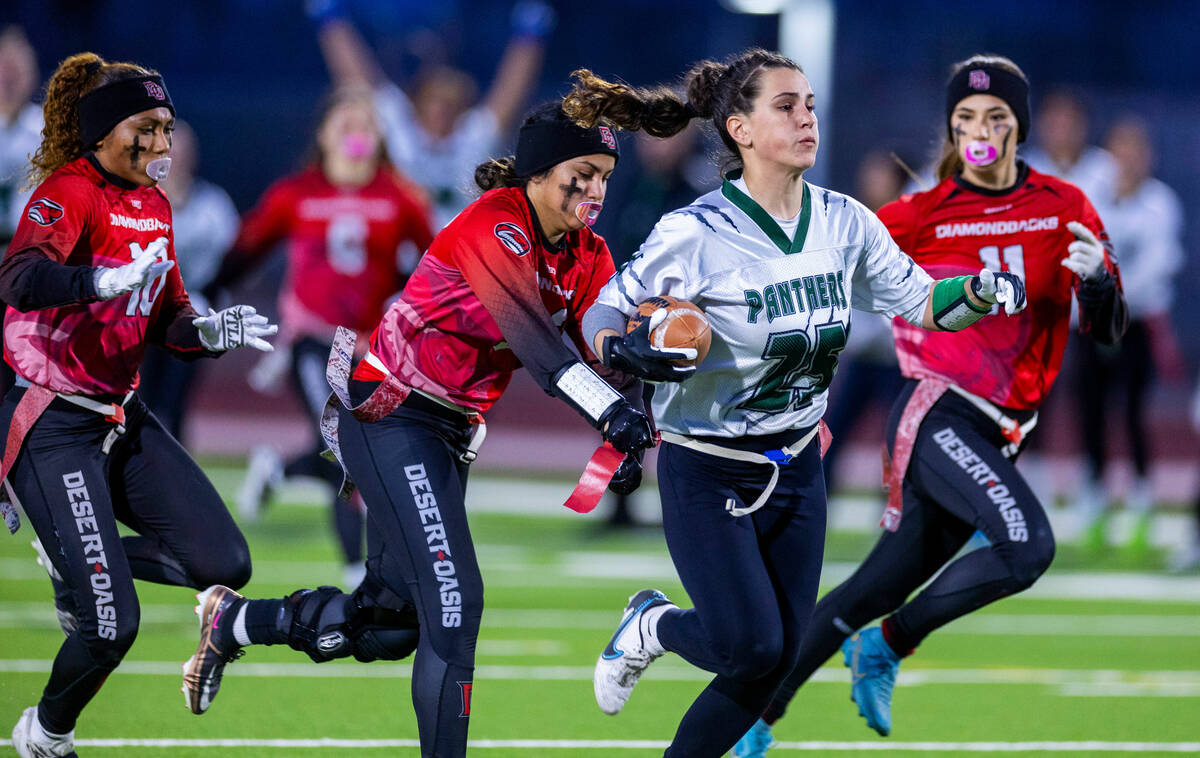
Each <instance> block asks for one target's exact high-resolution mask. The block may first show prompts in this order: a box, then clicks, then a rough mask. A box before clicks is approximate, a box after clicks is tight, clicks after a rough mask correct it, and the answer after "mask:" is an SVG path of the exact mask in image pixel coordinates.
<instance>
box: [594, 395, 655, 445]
mask: <svg viewBox="0 0 1200 758" xmlns="http://www.w3.org/2000/svg"><path fill="white" fill-rule="evenodd" d="M613 406H614V407H613V409H612V410H611V411H609V412H608V413H607V414H605V417H604V418H603V419H601V429H602V430H603V432H602V433H603V435H604V439H606V440H608V441H609V442H610V443H612V446H613V447H615V448H616V449H617V450H620V451H621V452H622V453H625V455H631V454H633V453H636V452H637V451H639V450H644V449H645V448H648V447H654V432H653V430H651V429H650V420H649V419H647V418H646V414H644V413H642V412H641V411H639V410H637V409H635V408H634V407H633V406H632V405H630V404H629V402H628V401H626V400H622V401H621V402H619V403H614V404H613Z"/></svg>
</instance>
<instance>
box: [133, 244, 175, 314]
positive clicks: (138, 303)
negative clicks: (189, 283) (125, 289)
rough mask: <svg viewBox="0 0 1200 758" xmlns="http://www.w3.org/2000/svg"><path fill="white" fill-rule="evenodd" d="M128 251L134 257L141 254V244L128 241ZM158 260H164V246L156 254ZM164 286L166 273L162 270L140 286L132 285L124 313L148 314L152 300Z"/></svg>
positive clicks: (165, 251)
mask: <svg viewBox="0 0 1200 758" xmlns="http://www.w3.org/2000/svg"><path fill="white" fill-rule="evenodd" d="M129 252H130V253H132V255H133V257H134V258H136V257H138V256H139V255H141V254H142V252H143V251H142V246H141V245H139V244H138V243H136V242H130V243H129ZM158 260H159V261H161V262H164V263H165V262H166V260H167V249H166V248H165V247H164V248H163V249H162V252H161V253H159V254H158ZM166 286H167V274H166V273H165V272H164V273H162V274H160V275H159V276H157V277H155V278H154V279H152V280H151V281H149V282H146V283H145V284H143V285H142V286H140V287H134V288H133V291H132V292H130V293H129V305H126V306H125V315H126V316H136V315H138V314H139V313H140V314H141V315H143V316H149V315H150V311H151V310H152V309H153V308H154V301H155V300H157V299H158V296H159V295H160V294H162V291H163V289H164V288H165V287H166Z"/></svg>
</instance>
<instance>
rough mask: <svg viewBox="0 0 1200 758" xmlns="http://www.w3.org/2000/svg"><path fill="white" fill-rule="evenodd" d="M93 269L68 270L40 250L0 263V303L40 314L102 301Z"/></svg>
mask: <svg viewBox="0 0 1200 758" xmlns="http://www.w3.org/2000/svg"><path fill="white" fill-rule="evenodd" d="M94 271H95V269H94V268H92V267H91V266H65V265H63V264H61V263H58V262H56V261H53V260H50V259H49V258H47V257H46V256H45V255H44V254H42V252H41V251H40V250H38V249H36V248H29V249H27V250H22V251H21V252H19V253H15V254H14V255H10V256H8V257H7V258H5V259H4V261H3V262H2V263H0V301H3V302H5V303H8V304H9V305H11V306H12V307H14V308H16V309H17V310H19V311H22V312H24V311H36V310H41V309H43V308H54V307H56V306H60V305H70V304H72V303H90V302H92V301H95V300H99V299H100V298H99V295H97V294H96V286H95V284H93V282H92V274H93V272H94Z"/></svg>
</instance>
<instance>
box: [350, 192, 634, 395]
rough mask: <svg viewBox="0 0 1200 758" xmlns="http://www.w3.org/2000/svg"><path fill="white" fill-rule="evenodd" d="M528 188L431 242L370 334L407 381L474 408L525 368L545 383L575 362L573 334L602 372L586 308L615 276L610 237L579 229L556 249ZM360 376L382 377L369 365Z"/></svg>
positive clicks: (480, 204)
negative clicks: (590, 342) (587, 332)
mask: <svg viewBox="0 0 1200 758" xmlns="http://www.w3.org/2000/svg"><path fill="white" fill-rule="evenodd" d="M537 223H538V222H537V221H536V219H534V217H533V215H532V212H531V210H530V206H529V203H528V201H527V200H526V198H525V196H524V191H523V190H521V189H519V188H506V189H497V190H492V191H490V192H487V193H485V194H484V195H483V196H482V197H481V198H479V199H478V200H476V201H475V202H474V203H472V204H471V205H468V206H467V207H466V208H465V209H464V210H463V211H462V212H461V213H460V214H459V215H458V216H457V217H456V218H455V219H454V220H453V221H452V222H451V223H450V224H449V225H448V226H447V227H446V228H445V229H443V230H442V231H441V232H440V233H439V234H438V236H437V238H436V239H435V240H434V241H433V244H432V245H431V246H430V248H429V252H428V253H427V254H426V255H425V257H424V258H422V259H421V262H420V264H418V266H417V269H416V271H415V272H413V275H412V276H411V277H410V278H409V280H408V284H407V285H405V287H404V292H403V293H402V294H401V296H400V298H399V299H398V300H397V301H396V302H394V303H392V305H391V307H390V308H389V309H388V311H387V313H386V314H385V315H384V317H383V321H382V323H380V325H379V327H378V328H377V329H376V330H375V332H374V334H372V335H371V352H372V353H373V354H374V355H375V356H376V357H378V358H379V359H380V360H381V361H382V362H383V364H384V365H385V366H387V368H388V370H389V371H391V372H392V373H393V374H394V375H395V376H396V377H397V378H398V379H400V380H401V381H402V382H404V383H405V384H407V385H409V386H411V387H415V388H417V389H419V390H421V391H423V392H427V393H429V394H432V395H435V396H437V397H440V398H443V399H445V400H449V401H450V402H452V403H455V404H456V405H460V406H463V407H465V408H469V409H472V410H476V411H480V412H483V411H486V410H487V409H489V408H490V407H491V406H492V404H493V403H495V402H496V400H497V399H498V398H499V397H500V395H501V393H503V392H504V389H505V387H507V386H508V383H509V380H510V379H511V378H512V373H513V371H515V370H516V369H517V368H519V367H521V366H522V365H524V366H526V367H527V368H528V369H529V371H530V373H531V374H532V375H533V377H534V379H535V380H537V382H538V384H539V385H541V386H542V387H543V389H545V388H547V387H548V386H549V383H550V377H551V375H552V374H553V372H554V371H555V370H556V369H558V368H559V367H561V366H562V365H563V364H565V363H567V362H568V361H570V360H572V359H573V358H575V356H574V355H573V354H572V353H571V351H570V350H569V349H568V348H567V347H566V345H565V344H564V343H563V341H562V335H563V333H566V334H567V335H568V336H569V337H570V338H571V340H572V342H573V343H574V344H575V347H576V348H577V349H578V350H579V353H580V355H582V356H583V357H584V359H585V360H587V361H588V363H589V364H590V365H592V367H593V368H594V369H596V370H597V372H598V373H600V374H601V375H602V376H611V375H612V372H610V371H608V370H607V369H605V368H604V367H603V366H601V365H600V364H599V361H597V360H596V358H595V356H594V355H593V353H592V351H591V350H590V349H589V348H588V346H587V345H586V344H585V343H584V338H583V335H582V333H581V331H580V323H581V321H582V319H583V314H584V313H585V312H586V311H587V309H588V308H589V307H590V306H591V305H592V303H594V302H595V300H596V295H597V294H598V293H599V291H600V288H601V287H602V286H603V285H604V283H605V282H606V281H608V279H609V277H611V276H612V274H613V272H614V267H613V262H612V255H611V254H610V253H609V251H608V245H606V244H605V242H604V240H603V238H601V237H599V236H597V235H596V234H594V233H593V232H592V231H591V230H590V229H581V230H579V231H574V232H571V233H569V234H568V235H567V237H566V245H565V246H564V247H563V249H561V250H553V249H548V248H547V246H546V245H545V244H544V241H543V237H542V234H541V233H540V231H539V230H538V228H537ZM355 376H356V377H357V378H360V379H372V378H378V375H377V374H376V373H374V372H373V371H372V370H371V368H370V366H369V364H367V363H366V362H363V363H361V364H360V368H359V370H358V371H356V373H355Z"/></svg>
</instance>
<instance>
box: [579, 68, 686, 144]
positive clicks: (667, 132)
mask: <svg viewBox="0 0 1200 758" xmlns="http://www.w3.org/2000/svg"><path fill="white" fill-rule="evenodd" d="M571 77H572V78H573V79H575V80H576V83H575V86H574V88H572V90H571V92H570V93H569V94H568V95H567V96H566V97H565V98H563V102H562V109H563V113H565V114H567V116H568V117H570V118H571V119H573V120H574V121H575V123H577V124H579V125H580V126H582V127H584V128H585V129H590V128H592V127H594V126H596V125H598V124H601V123H604V124H611V125H612V126H615V127H617V128H619V129H625V130H627V131H631V132H635V131H643V132H646V133H647V134H649V135H651V136H653V137H670V136H672V135H674V134H678V133H679V132H681V131H683V129H684V127H686V126H687V125H688V122H690V121H691V120H692V119H693V118H695V117H696V116H697V115H699V114H698V113H697V112H696V110H695V109H694V108H691V107H689V106H688V104H687V103H686V102H684V101H683V100H682V99H681V98H680V97H679V95H677V94H676V93H675V92H674V90H672V89H671V88H670V87H664V86H661V85H660V86H656V87H646V88H640V87H630V86H629V85H627V84H620V83H618V82H609V81H605V80H604V79H601V78H600V77H598V76H596V75H595V74H593V73H592V72H591V71H589V70H588V69H586V68H581V69H578V70H577V71H574V72H572V73H571Z"/></svg>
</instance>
